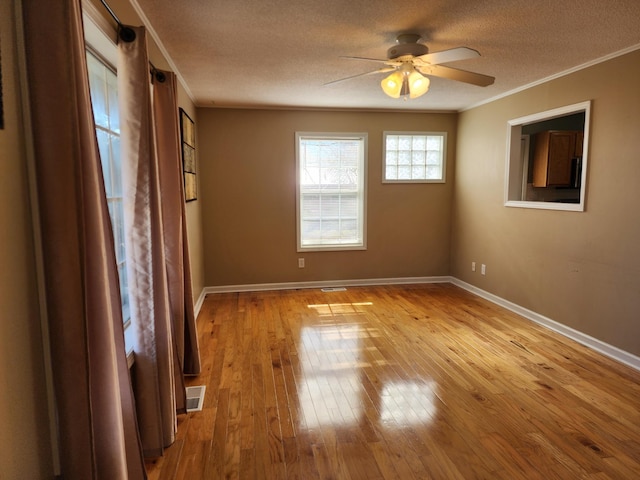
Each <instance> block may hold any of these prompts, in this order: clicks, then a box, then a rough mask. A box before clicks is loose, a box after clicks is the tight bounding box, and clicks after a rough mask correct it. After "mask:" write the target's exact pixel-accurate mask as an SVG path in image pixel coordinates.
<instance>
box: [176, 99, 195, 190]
mask: <svg viewBox="0 0 640 480" xmlns="http://www.w3.org/2000/svg"><path fill="white" fill-rule="evenodd" d="M180 139H181V144H182V173H183V176H184V198H185V201H186V202H192V201H194V200H197V199H198V181H197V165H196V129H195V123H194V122H193V120H192V119H191V117H190V116H189V115H188V114H187V112H185V111H184V110H183V109H182V108H180Z"/></svg>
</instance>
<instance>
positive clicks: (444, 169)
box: [382, 131, 447, 184]
mask: <svg viewBox="0 0 640 480" xmlns="http://www.w3.org/2000/svg"><path fill="white" fill-rule="evenodd" d="M389 135H409V136H427V137H441V138H442V151H441V158H442V162H441V165H442V176H441V177H440V178H437V179H435V178H434V179H428V178H424V179H421V178H411V179H394V178H387V137H388V136H389ZM426 151H427V150H425V152H426ZM425 174H426V171H425ZM446 182H447V132H431V131H384V132H382V183H389V184H397V183H446Z"/></svg>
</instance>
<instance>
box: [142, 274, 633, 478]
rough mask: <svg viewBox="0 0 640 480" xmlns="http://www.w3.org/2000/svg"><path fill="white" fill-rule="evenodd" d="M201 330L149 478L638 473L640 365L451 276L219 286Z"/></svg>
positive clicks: (597, 475) (613, 475)
mask: <svg viewBox="0 0 640 480" xmlns="http://www.w3.org/2000/svg"><path fill="white" fill-rule="evenodd" d="M613 323H614V320H613V319H612V324H613ZM198 330H199V335H200V337H199V338H200V342H201V343H200V344H201V348H202V360H203V372H202V374H201V375H200V376H199V377H196V378H190V379H189V384H191V385H202V384H205V385H206V386H207V391H206V398H205V403H204V409H203V410H202V411H201V412H194V413H190V414H187V415H180V417H179V427H178V439H177V440H176V442H175V443H174V444H173V445H172V446H171V447H170V448H169V449H167V451H166V452H165V455H164V457H161V458H158V459H153V460H148V461H147V469H148V472H149V477H150V479H152V480H153V479H190V480H198V479H217V478H240V479H285V478H291V479H294V478H298V479H353V480H356V479H368V480H371V479H392V478H393V479H403V480H405V479H444V480H453V479H492V480H493V479H510V480H513V479H528V480H530V479H533V480H535V479H543V480H550V479H599V480H600V479H636V478H640V372H637V371H635V370H632V369H630V368H627V367H625V366H623V365H621V364H618V363H616V362H615V361H613V360H610V359H608V358H606V357H603V356H601V355H599V354H598V353H596V352H593V351H591V350H589V349H587V348H585V347H582V346H580V345H578V344H576V343H574V342H572V341H571V340H568V339H566V338H564V337H562V336H560V335H558V334H555V333H553V332H551V331H549V330H546V329H544V328H542V327H539V326H537V325H535V324H533V323H531V322H529V321H527V320H524V319H522V318H521V317H519V316H517V315H515V314H513V313H511V312H509V311H507V310H504V309H502V308H500V307H498V306H496V305H494V304H492V303H490V302H487V301H485V300H483V299H480V298H478V297H476V296H474V295H472V294H470V293H468V292H466V291H464V290H462V289H460V288H458V287H455V286H453V285H450V284H435V285H411V286H384V287H366V288H364V287H363V288H349V289H348V290H347V291H342V292H322V291H320V290H313V289H308V290H295V291H274V292H253V293H234V294H214V295H209V296H208V297H207V298H206V300H205V303H204V305H203V307H202V310H201V313H200V316H199V319H198Z"/></svg>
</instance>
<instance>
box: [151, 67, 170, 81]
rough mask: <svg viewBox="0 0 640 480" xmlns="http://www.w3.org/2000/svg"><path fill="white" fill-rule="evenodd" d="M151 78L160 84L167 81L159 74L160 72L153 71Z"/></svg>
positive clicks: (162, 74) (161, 73) (163, 75)
mask: <svg viewBox="0 0 640 480" xmlns="http://www.w3.org/2000/svg"><path fill="white" fill-rule="evenodd" d="M153 76H154V77H155V79H156V80H157V81H159V82H160V83H164V82H165V80H166V79H167V76H166V75H165V74H164V72H161V71H160V70H154V71H153Z"/></svg>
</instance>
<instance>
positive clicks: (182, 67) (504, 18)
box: [134, 0, 640, 111]
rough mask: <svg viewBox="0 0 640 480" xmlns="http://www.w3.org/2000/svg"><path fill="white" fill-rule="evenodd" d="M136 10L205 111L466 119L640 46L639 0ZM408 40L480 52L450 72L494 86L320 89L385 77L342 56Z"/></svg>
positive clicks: (205, 5)
mask: <svg viewBox="0 0 640 480" xmlns="http://www.w3.org/2000/svg"><path fill="white" fill-rule="evenodd" d="M136 1H137V4H138V5H139V7H140V9H141V10H142V12H143V13H144V15H145V16H146V17H147V19H148V20H149V22H150V25H151V28H152V29H153V30H155V32H156V33H157V35H158V37H159V38H160V39H161V40H162V43H163V45H164V48H165V49H166V51H167V52H168V54H169V55H170V57H171V59H172V60H173V62H174V64H175V66H176V67H177V69H178V71H179V73H180V75H181V76H182V77H183V79H184V80H185V82H186V84H187V87H188V90H189V91H190V93H191V95H192V97H193V99H194V100H195V102H196V104H197V105H199V106H219V107H231V106H233V107H264V108H289V107H294V108H304V107H310V108H357V109H403V110H420V111H429V110H431V111H433V110H461V109H464V108H467V107H469V106H472V105H475V104H478V103H481V102H483V101H486V100H487V99H490V98H494V97H497V96H500V95H501V94H504V93H506V92H509V91H511V90H514V89H517V88H519V87H522V86H524V85H528V84H530V83H533V82H536V81H539V80H541V79H544V78H547V77H549V76H553V75H556V74H559V73H561V72H564V71H567V70H569V69H572V68H575V67H578V66H580V65H583V64H585V63H589V62H592V61H594V60H597V59H600V58H602V57H605V56H608V55H610V54H613V53H615V52H619V51H621V50H626V49H631V48H634V47H640V1H639V0H607V1H602V0H582V1H578V0H564V1H561V2H559V1H554V0H546V1H542V0H484V1H483V0H476V1H470V0H468V1H455V0H453V1H452V0H431V1H425V0H423V1H413V0H385V1H381V0H350V1H347V0H342V1H341V0H297V1H296V0H235V1H222V0H209V1H204V0H181V1H175V0H134V3H135V2H136ZM400 33H418V34H420V35H421V36H422V38H423V40H422V42H424V43H426V44H427V45H428V46H429V49H430V51H431V52H437V51H440V50H445V49H449V48H454V47H458V46H467V47H470V48H473V49H476V50H478V51H479V52H480V54H481V55H482V56H481V57H480V58H476V59H473V60H465V61H461V62H455V63H451V64H448V65H449V66H451V67H455V68H461V69H464V70H470V71H474V72H478V73H483V74H486V75H491V76H494V77H495V78H496V81H495V83H494V84H493V85H491V86H489V87H476V86H473V85H467V84H463V83H459V82H455V81H453V80H444V79H440V78H435V77H434V78H432V79H431V88H430V90H429V92H428V93H427V94H426V95H424V96H422V97H420V98H418V99H413V100H403V99H392V98H389V97H387V96H386V95H384V93H383V92H382V90H381V89H380V80H381V79H382V78H383V75H381V74H376V75H369V76H366V77H361V78H356V79H353V80H349V81H345V82H340V83H337V84H334V85H331V86H323V84H325V83H327V82H330V81H332V80H337V79H340V78H344V77H347V76H350V75H355V74H358V73H364V72H368V71H371V70H375V69H377V68H379V66H378V65H377V64H376V63H370V62H365V61H357V60H350V59H343V58H340V56H359V57H372V58H380V59H385V58H386V51H387V48H389V47H390V46H392V45H393V44H394V43H395V38H396V36H397V35H398V34H400Z"/></svg>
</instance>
